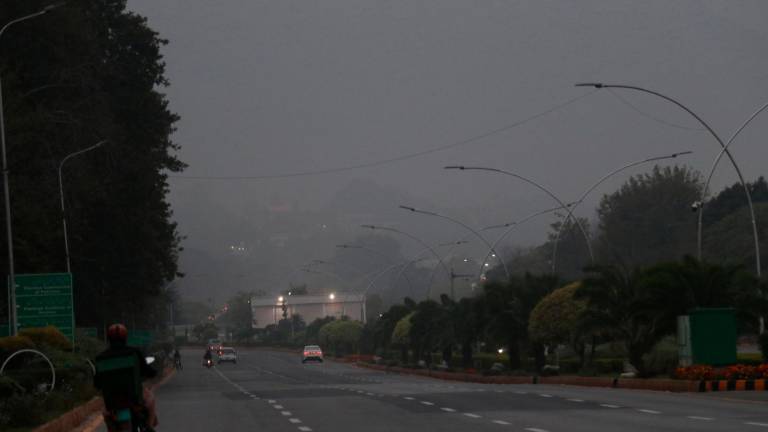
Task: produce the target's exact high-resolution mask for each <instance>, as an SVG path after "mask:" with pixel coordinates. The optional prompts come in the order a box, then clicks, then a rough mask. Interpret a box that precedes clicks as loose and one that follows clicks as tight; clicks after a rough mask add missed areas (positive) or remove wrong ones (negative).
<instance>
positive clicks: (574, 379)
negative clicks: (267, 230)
mask: <svg viewBox="0 0 768 432" xmlns="http://www.w3.org/2000/svg"><path fill="white" fill-rule="evenodd" d="M355 364H356V365H357V366H358V367H363V368H368V369H373V370H378V371H382V372H386V373H397V374H402V375H417V376H423V377H428V378H435V379H441V380H448V381H462V382H472V383H479V384H551V385H572V386H582V387H608V388H619V389H631V390H653V391H664V392H673V393H697V392H726V391H735V390H739V391H740V390H747V391H767V390H768V380H765V379H759V380H734V381H688V380H678V379H665V378H647V379H641V378H625V379H620V378H605V377H579V376H549V377H538V376H508V375H495V376H483V375H475V374H467V373H461V372H441V371H433V370H428V369H407V368H402V367H397V366H383V365H376V364H370V363H361V362H357V363H355Z"/></svg>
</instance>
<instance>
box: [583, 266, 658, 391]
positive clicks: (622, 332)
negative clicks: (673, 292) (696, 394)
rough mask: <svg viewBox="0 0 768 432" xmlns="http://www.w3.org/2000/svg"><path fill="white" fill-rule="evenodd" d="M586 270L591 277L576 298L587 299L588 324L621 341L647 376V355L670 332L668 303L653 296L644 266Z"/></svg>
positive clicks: (629, 356)
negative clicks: (644, 277)
mask: <svg viewBox="0 0 768 432" xmlns="http://www.w3.org/2000/svg"><path fill="white" fill-rule="evenodd" d="M585 271H586V273H587V277H586V278H585V279H584V281H583V282H582V284H581V287H580V288H579V290H578V291H577V292H576V298H579V299H584V300H586V302H587V310H586V311H585V314H584V319H585V325H587V326H589V327H591V328H592V329H594V331H597V332H599V333H602V334H604V335H607V336H609V337H610V338H612V339H613V340H617V341H621V342H622V343H623V344H624V347H625V349H626V352H627V356H628V358H629V362H630V363H631V364H632V365H633V366H634V367H635V368H636V369H637V371H638V374H640V375H641V376H644V375H646V369H645V364H644V362H643V356H644V355H645V354H646V353H648V352H649V351H650V350H651V349H652V348H653V347H654V346H655V345H656V343H658V341H659V340H660V339H661V338H663V337H664V336H665V335H667V334H669V321H668V317H669V313H668V311H667V310H666V309H665V308H666V307H667V304H663V303H659V302H658V301H657V299H654V298H652V296H650V295H649V293H648V290H647V285H645V284H643V283H642V282H641V279H642V278H643V272H642V270H640V269H636V270H633V271H626V270H624V269H622V268H619V267H616V266H613V265H599V266H592V267H588V268H586V269H585Z"/></svg>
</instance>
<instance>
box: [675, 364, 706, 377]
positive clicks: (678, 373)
mask: <svg viewBox="0 0 768 432" xmlns="http://www.w3.org/2000/svg"><path fill="white" fill-rule="evenodd" d="M675 378H679V379H686V380H711V379H714V378H715V369H714V368H713V367H712V366H706V365H691V366H686V367H680V368H677V369H676V370H675Z"/></svg>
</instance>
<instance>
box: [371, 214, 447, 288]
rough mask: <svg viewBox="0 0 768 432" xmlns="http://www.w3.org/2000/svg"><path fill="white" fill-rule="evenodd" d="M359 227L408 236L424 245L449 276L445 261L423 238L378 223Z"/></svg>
mask: <svg viewBox="0 0 768 432" xmlns="http://www.w3.org/2000/svg"><path fill="white" fill-rule="evenodd" d="M360 227H361V228H367V229H370V230H382V231H389V232H393V233H397V234H400V235H404V236H406V237H408V238H409V239H411V240H413V241H415V242H416V243H418V244H420V245H422V246H424V248H426V249H427V250H429V251H430V252H431V253H432V255H434V256H435V258H437V261H438V263H440V265H441V266H442V267H443V270H445V274H446V275H447V276H450V274H451V272H450V271H449V270H448V267H446V265H445V262H443V259H442V258H440V255H438V254H437V252H435V249H433V248H432V246H430V245H428V244H427V243H426V242H425V241H424V240H422V239H420V238H418V237H416V236H415V235H413V234H409V233H407V232H405V231H402V230H399V229H397V228H391V227H382V226H378V225H360Z"/></svg>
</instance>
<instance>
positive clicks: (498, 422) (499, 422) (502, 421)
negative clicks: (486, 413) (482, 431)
mask: <svg viewBox="0 0 768 432" xmlns="http://www.w3.org/2000/svg"><path fill="white" fill-rule="evenodd" d="M493 422H494V423H496V424H500V425H508V424H509V422H505V421H504V420H494V421H493Z"/></svg>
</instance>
